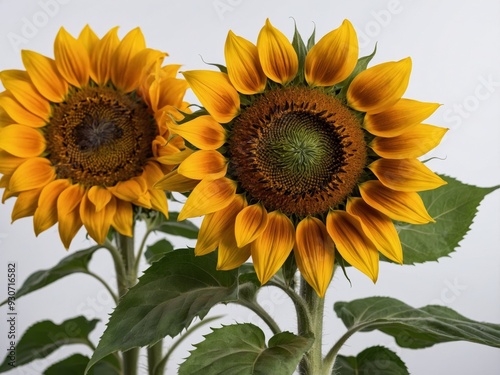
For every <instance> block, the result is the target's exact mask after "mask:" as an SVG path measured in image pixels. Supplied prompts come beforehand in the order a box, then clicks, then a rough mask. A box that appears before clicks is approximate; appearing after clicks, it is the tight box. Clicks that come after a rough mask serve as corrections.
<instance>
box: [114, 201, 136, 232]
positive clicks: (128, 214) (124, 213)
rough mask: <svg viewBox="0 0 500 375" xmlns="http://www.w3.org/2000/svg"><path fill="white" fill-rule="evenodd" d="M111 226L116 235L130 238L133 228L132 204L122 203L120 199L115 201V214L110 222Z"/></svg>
mask: <svg viewBox="0 0 500 375" xmlns="http://www.w3.org/2000/svg"><path fill="white" fill-rule="evenodd" d="M111 225H112V226H113V228H115V229H116V230H117V232H118V233H120V234H123V235H124V236H129V237H132V235H133V231H132V228H133V226H134V210H133V207H132V203H130V202H125V201H122V200H121V199H117V200H116V212H115V216H113V220H112V221H111Z"/></svg>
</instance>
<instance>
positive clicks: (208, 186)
mask: <svg viewBox="0 0 500 375" xmlns="http://www.w3.org/2000/svg"><path fill="white" fill-rule="evenodd" d="M235 193H236V182H235V181H233V180H230V179H228V178H225V177H223V178H219V179H217V180H212V179H204V180H201V181H200V183H199V184H198V185H196V187H195V188H194V189H193V191H192V192H191V194H190V195H189V198H188V199H187V201H186V203H185V204H184V207H182V209H181V212H179V218H178V220H184V219H187V218H190V217H196V216H201V215H206V214H209V213H211V212H215V211H219V210H222V209H223V208H225V207H227V206H228V205H229V204H230V203H231V202H232V201H233V199H234V195H235Z"/></svg>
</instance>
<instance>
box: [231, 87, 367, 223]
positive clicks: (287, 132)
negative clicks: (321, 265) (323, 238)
mask: <svg viewBox="0 0 500 375" xmlns="http://www.w3.org/2000/svg"><path fill="white" fill-rule="evenodd" d="M230 154H231V171H232V173H234V175H235V176H234V177H235V178H236V179H237V180H238V181H239V182H240V184H241V186H242V187H243V189H245V190H246V192H247V193H248V195H249V198H250V201H252V200H253V201H261V202H262V203H263V204H264V206H266V208H267V209H268V210H276V209H277V210H281V211H282V212H283V213H285V214H288V215H297V216H299V217H303V216H306V215H317V214H321V213H324V212H326V211H327V210H328V209H329V208H330V207H335V206H337V205H338V204H340V203H342V202H344V201H345V199H346V197H347V196H348V195H349V194H350V193H351V192H352V190H353V189H354V187H355V186H356V184H357V182H358V180H359V177H360V175H361V172H362V171H363V168H364V167H365V162H366V143H365V141H364V138H363V132H362V130H361V126H360V122H359V120H357V119H356V117H355V116H354V115H353V114H352V113H351V112H350V111H349V109H347V108H346V107H345V106H344V105H343V104H342V103H341V102H340V101H338V100H337V99H335V98H333V97H332V96H329V95H327V94H325V93H323V92H321V91H318V90H314V89H308V88H296V87H295V88H286V89H279V90H274V91H270V92H268V93H266V94H265V95H263V96H262V97H261V98H259V99H258V100H257V101H255V102H254V103H253V104H252V105H250V106H249V107H248V108H246V109H245V110H244V111H243V113H242V114H241V116H240V117H238V118H237V120H236V121H235V124H234V128H233V137H232V138H231V142H230Z"/></svg>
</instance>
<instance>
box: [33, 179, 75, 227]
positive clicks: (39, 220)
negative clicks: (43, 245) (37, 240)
mask: <svg viewBox="0 0 500 375" xmlns="http://www.w3.org/2000/svg"><path fill="white" fill-rule="evenodd" d="M70 185H71V184H70V182H69V181H68V180H66V179H63V180H54V181H52V182H50V183H49V184H47V185H46V186H45V187H44V188H43V189H42V191H41V193H40V197H39V199H38V207H37V209H36V211H35V214H34V215H33V226H34V228H35V235H37V236H38V235H39V234H40V233H42V232H44V231H46V230H47V229H49V228H50V227H51V226H53V225H54V224H55V223H57V199H58V198H59V195H60V194H61V193H62V192H63V191H64V190H66V189H67V188H68V187H69V186H70Z"/></svg>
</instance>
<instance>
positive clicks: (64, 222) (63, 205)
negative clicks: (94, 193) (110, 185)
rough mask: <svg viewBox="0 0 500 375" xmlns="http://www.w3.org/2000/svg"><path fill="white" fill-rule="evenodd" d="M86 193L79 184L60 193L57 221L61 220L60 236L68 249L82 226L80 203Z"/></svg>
mask: <svg viewBox="0 0 500 375" xmlns="http://www.w3.org/2000/svg"><path fill="white" fill-rule="evenodd" d="M84 195H85V189H84V188H83V187H82V186H81V185H79V184H76V185H71V186H70V187H68V188H67V189H66V190H64V191H63V192H61V194H59V198H58V199H57V221H58V222H59V226H58V227H59V237H60V238H61V241H62V243H63V245H64V247H65V248H66V249H68V248H69V246H70V245H71V241H72V240H73V238H74V237H75V236H76V234H77V233H78V231H79V230H80V228H81V227H82V219H81V218H80V203H81V201H82V199H83V197H84Z"/></svg>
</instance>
